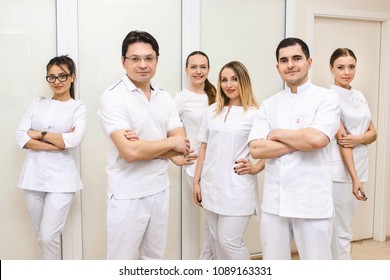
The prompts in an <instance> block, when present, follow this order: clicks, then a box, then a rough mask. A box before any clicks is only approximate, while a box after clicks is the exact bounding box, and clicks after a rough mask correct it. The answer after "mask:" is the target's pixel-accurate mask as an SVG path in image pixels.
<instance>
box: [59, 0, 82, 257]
mask: <svg viewBox="0 0 390 280" xmlns="http://www.w3.org/2000/svg"><path fill="white" fill-rule="evenodd" d="M77 7H78V3H77V0H56V15H57V55H65V54H68V55H69V56H70V57H71V58H72V59H73V60H74V62H75V63H76V73H78V65H79V63H78V62H79V53H78V17H77V16H78V13H77V9H78V8H77ZM75 97H76V98H80V94H79V89H78V85H77V79H76V82H75ZM72 155H73V158H74V159H75V162H76V165H77V167H78V169H79V170H80V147H78V148H76V149H74V150H72ZM81 195H82V192H81V191H79V192H76V194H75V197H74V200H73V204H72V208H71V209H70V211H69V215H68V219H67V221H66V225H65V228H64V232H63V234H62V258H63V259H64V260H82V259H83V244H82V236H83V235H82V218H81Z"/></svg>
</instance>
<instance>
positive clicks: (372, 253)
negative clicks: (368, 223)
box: [253, 237, 390, 260]
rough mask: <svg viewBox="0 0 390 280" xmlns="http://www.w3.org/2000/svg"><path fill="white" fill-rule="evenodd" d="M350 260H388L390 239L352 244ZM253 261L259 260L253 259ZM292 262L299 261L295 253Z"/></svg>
mask: <svg viewBox="0 0 390 280" xmlns="http://www.w3.org/2000/svg"><path fill="white" fill-rule="evenodd" d="M351 256H352V260H390V237H387V240H386V241H385V242H379V241H374V240H372V239H366V240H359V241H354V242H352V250H351ZM253 259H261V257H255V258H253ZM292 259H293V260H299V255H298V253H297V252H296V251H295V252H293V253H292Z"/></svg>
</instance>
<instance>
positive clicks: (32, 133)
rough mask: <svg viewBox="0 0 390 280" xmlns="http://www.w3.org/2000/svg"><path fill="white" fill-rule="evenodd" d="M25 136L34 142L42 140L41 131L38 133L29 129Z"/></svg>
mask: <svg viewBox="0 0 390 280" xmlns="http://www.w3.org/2000/svg"><path fill="white" fill-rule="evenodd" d="M27 135H28V136H29V137H30V138H31V139H35V140H41V139H42V134H41V131H38V130H33V129H30V130H29V131H28V132H27Z"/></svg>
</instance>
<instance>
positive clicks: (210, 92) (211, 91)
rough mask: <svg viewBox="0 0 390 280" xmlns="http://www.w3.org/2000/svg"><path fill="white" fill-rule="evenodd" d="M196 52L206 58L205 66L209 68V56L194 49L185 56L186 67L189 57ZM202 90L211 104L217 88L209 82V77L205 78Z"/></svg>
mask: <svg viewBox="0 0 390 280" xmlns="http://www.w3.org/2000/svg"><path fill="white" fill-rule="evenodd" d="M197 54H198V55H202V56H204V57H205V58H206V59H207V67H208V68H210V60H209V57H208V56H207V55H206V54H205V53H204V52H202V51H194V52H192V53H190V54H189V55H188V56H187V59H186V68H187V67H188V60H189V59H190V57H191V56H194V55H197ZM204 91H205V93H206V94H207V97H208V99H209V105H211V104H213V103H214V102H215V96H216V95H217V89H216V88H215V86H214V85H213V84H212V83H210V81H209V79H207V78H206V81H205V83H204Z"/></svg>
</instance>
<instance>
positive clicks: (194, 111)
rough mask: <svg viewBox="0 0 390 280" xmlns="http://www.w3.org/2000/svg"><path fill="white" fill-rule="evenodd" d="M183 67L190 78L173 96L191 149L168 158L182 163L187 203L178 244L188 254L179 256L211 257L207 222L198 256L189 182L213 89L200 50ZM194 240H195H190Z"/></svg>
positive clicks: (195, 212) (196, 219) (196, 211)
mask: <svg viewBox="0 0 390 280" xmlns="http://www.w3.org/2000/svg"><path fill="white" fill-rule="evenodd" d="M185 69H186V72H187V76H188V78H189V80H190V83H189V85H188V87H187V88H186V89H184V90H182V91H180V92H178V93H177V94H176V96H175V98H174V100H175V102H176V107H177V110H178V112H179V115H180V118H181V120H182V122H183V125H184V128H185V130H186V135H187V137H188V139H189V140H190V143H191V148H192V150H193V151H194V152H193V153H192V154H190V155H189V156H187V157H182V156H179V157H173V158H171V160H172V161H173V162H174V163H175V164H176V165H179V166H183V184H184V187H183V188H182V190H183V197H186V198H188V199H189V200H188V203H187V204H185V205H183V207H186V208H187V210H188V211H187V212H189V216H183V221H182V222H183V223H185V224H187V223H188V225H189V228H190V232H189V234H188V235H183V236H182V238H183V242H182V246H183V247H186V248H187V250H185V251H189V254H188V255H184V254H183V259H195V258H198V257H199V259H206V260H208V259H213V247H212V243H211V240H210V234H209V229H208V225H207V223H206V224H205V234H204V242H203V248H202V251H201V253H200V255H199V252H198V242H196V240H198V239H199V236H198V232H199V207H198V206H197V205H196V204H195V203H194V202H193V200H192V185H193V180H194V173H195V166H196V159H197V155H198V151H199V146H200V142H199V141H198V140H197V135H198V131H199V127H200V123H201V121H202V119H203V115H204V114H205V112H206V109H207V107H208V106H209V105H211V104H212V103H214V102H215V95H216V92H217V90H216V88H215V87H214V86H213V85H212V84H211V83H210V81H209V80H208V79H207V75H208V74H209V71H210V62H209V58H208V56H207V55H206V54H205V53H204V52H201V51H194V52H192V53H190V54H189V55H188V56H187V59H186V65H185ZM194 239H195V240H194Z"/></svg>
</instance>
